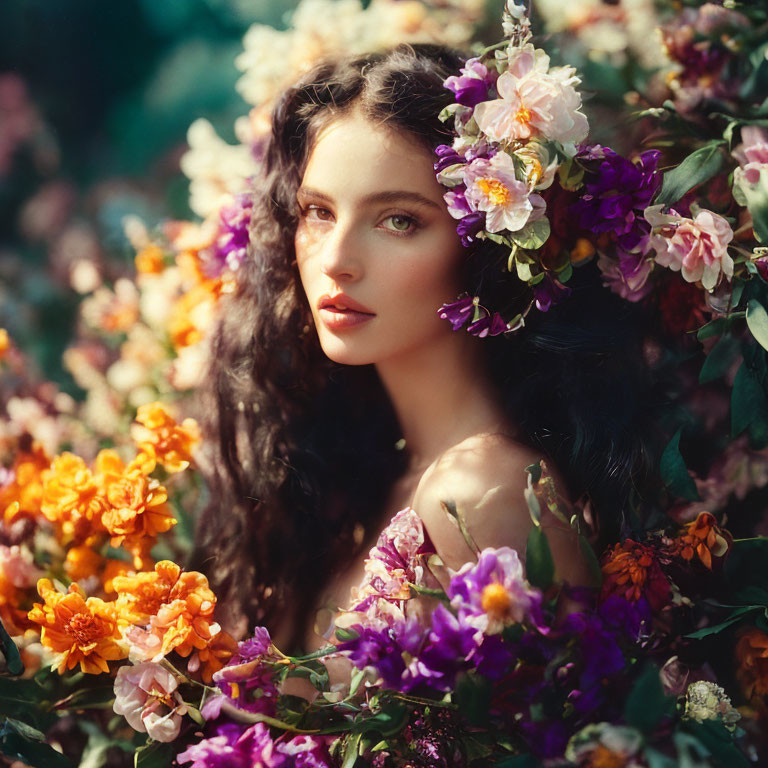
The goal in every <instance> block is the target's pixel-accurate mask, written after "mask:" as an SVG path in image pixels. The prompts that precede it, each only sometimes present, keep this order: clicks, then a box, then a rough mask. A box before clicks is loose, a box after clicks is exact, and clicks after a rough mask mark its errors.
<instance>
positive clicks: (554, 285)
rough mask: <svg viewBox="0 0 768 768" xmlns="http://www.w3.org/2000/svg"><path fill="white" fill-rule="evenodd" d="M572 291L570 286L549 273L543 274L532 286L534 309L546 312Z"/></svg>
mask: <svg viewBox="0 0 768 768" xmlns="http://www.w3.org/2000/svg"><path fill="white" fill-rule="evenodd" d="M572 293H573V290H572V289H571V288H569V287H568V286H567V285H563V284H562V283H561V282H560V281H559V280H555V279H554V278H553V277H551V276H550V275H545V276H544V279H543V280H541V281H540V282H538V283H536V285H534V286H533V295H534V297H535V299H536V309H538V310H539V311H540V312H548V311H549V309H550V307H552V306H554V305H555V304H559V303H560V302H561V301H562V300H563V299H566V298H568V296H570V295H571V294H572Z"/></svg>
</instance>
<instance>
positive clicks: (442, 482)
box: [413, 434, 587, 583]
mask: <svg viewBox="0 0 768 768" xmlns="http://www.w3.org/2000/svg"><path fill="white" fill-rule="evenodd" d="M541 459H542V456H541V454H540V453H538V452H536V451H534V450H533V449H532V448H530V447H528V446H526V445H524V444H522V443H519V442H517V441H515V440H513V439H511V438H510V437H507V436H505V435H501V434H481V435H473V436H472V437H470V438H468V439H467V440H464V441H463V442H461V443H459V444H458V445H455V446H454V447H453V448H451V449H450V450H448V451H446V452H445V453H444V454H443V455H442V456H441V457H440V458H439V459H438V460H437V461H435V462H434V463H433V464H432V466H430V467H429V468H428V469H427V471H426V472H425V473H424V475H423V476H422V478H421V481H420V482H419V485H418V488H417V490H416V494H415V496H414V500H413V507H414V509H415V510H416V512H417V513H418V515H419V516H420V517H421V519H422V521H423V522H424V526H425V528H426V529H427V532H428V533H429V536H430V538H431V539H432V542H433V544H434V545H435V549H436V551H437V553H438V554H439V555H440V557H441V559H442V560H443V562H445V563H446V565H448V566H449V567H450V568H453V569H457V568H459V567H460V566H461V565H462V564H464V563H465V562H468V561H469V560H471V559H473V554H472V551H471V550H470V549H469V547H468V546H467V544H466V542H465V541H464V537H463V535H462V534H461V532H460V531H459V529H458V526H457V525H456V523H455V522H454V521H453V519H452V518H451V517H450V516H449V515H448V514H447V513H446V512H445V510H444V509H443V506H442V502H444V501H451V502H453V503H454V504H455V505H456V507H457V509H459V510H460V511H461V512H462V513H463V515H464V517H465V519H466V521H467V528H468V529H469V533H470V535H471V537H472V539H473V540H474V541H475V543H476V544H477V546H478V547H479V548H480V549H484V548H485V547H502V546H507V547H511V548H512V549H515V550H516V551H517V552H518V553H519V554H520V556H521V558H523V557H524V555H525V545H526V541H527V538H528V533H529V531H530V529H531V526H532V524H533V523H532V521H531V517H530V514H529V512H528V505H527V503H526V501H525V495H524V491H525V489H526V487H527V484H528V473H527V472H526V467H528V466H530V465H531V464H535V463H538V462H539V461H540V460H541ZM554 480H555V483H556V485H561V483H559V482H558V477H557V473H554ZM542 522H543V524H544V527H545V528H546V529H547V534H548V538H549V540H550V546H551V547H552V550H553V556H554V558H555V566H556V569H557V572H558V576H560V577H561V578H565V579H567V580H568V581H569V582H571V583H586V582H585V580H586V578H587V571H586V566H585V565H584V564H583V563H581V561H580V558H579V556H578V542H577V540H576V537H575V535H574V534H573V533H572V532H571V531H570V530H569V529H567V528H566V527H564V526H563V525H562V523H560V522H559V521H558V520H557V519H556V518H555V517H554V516H553V515H552V516H550V517H548V518H546V519H544V520H543V521H542Z"/></svg>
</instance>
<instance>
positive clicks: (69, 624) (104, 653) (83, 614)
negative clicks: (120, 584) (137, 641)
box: [29, 579, 127, 675]
mask: <svg viewBox="0 0 768 768" xmlns="http://www.w3.org/2000/svg"><path fill="white" fill-rule="evenodd" d="M37 590H38V592H39V594H40V597H42V598H43V601H44V602H43V603H35V605H34V607H33V608H32V610H31V611H30V612H29V618H30V620H31V621H33V622H35V623H36V624H39V625H40V627H41V631H40V642H41V643H42V644H43V645H44V646H45V647H46V648H49V649H50V650H52V651H53V652H54V653H55V654H56V656H55V659H54V662H53V664H52V665H51V668H54V667H55V668H56V669H57V670H58V672H59V674H63V673H64V671H65V670H66V669H72V668H73V667H75V665H77V664H78V663H79V664H80V669H81V670H82V671H83V672H86V673H88V674H94V675H97V674H99V673H101V672H109V664H108V663H107V662H109V661H116V660H118V659H124V658H126V656H127V652H126V648H125V647H124V646H123V645H122V644H121V642H120V630H119V629H118V625H117V617H116V613H115V607H114V605H113V604H112V603H105V602H104V601H103V600H100V599H99V598H98V597H89V598H88V599H87V600H86V599H85V596H84V594H83V592H82V590H81V589H80V587H78V586H77V584H70V586H69V591H68V592H66V593H62V592H59V591H58V590H56V589H55V588H54V587H53V584H51V582H50V581H49V580H48V579H40V581H39V582H38V584H37Z"/></svg>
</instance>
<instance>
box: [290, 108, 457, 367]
mask: <svg viewBox="0 0 768 768" xmlns="http://www.w3.org/2000/svg"><path fill="white" fill-rule="evenodd" d="M433 162H434V158H433V156H432V153H431V152H430V151H429V150H428V149H427V148H426V147H424V146H422V145H421V144H419V143H417V141H416V140H415V139H413V138H411V137H410V136H409V135H408V134H406V133H403V132H402V131H395V130H393V129H391V128H387V127H384V126H382V125H380V124H376V123H373V122H371V121H369V120H368V119H367V118H365V117H364V116H363V115H362V114H360V113H358V112H357V111H352V112H351V113H350V114H348V115H345V116H343V117H340V118H338V119H337V120H335V121H333V122H332V123H330V124H329V125H328V126H327V127H326V128H325V129H324V130H322V131H321V132H320V134H319V136H318V138H317V141H316V142H315V146H314V147H313V149H312V152H311V154H310V157H309V162H308V164H307V168H306V171H305V173H304V177H303V180H302V188H304V189H306V188H309V189H312V190H316V191H318V192H321V193H323V195H325V196H327V198H328V199H327V200H321V199H318V198H314V197H312V196H304V195H303V194H302V193H300V194H299V203H300V207H301V209H302V214H301V217H300V220H299V226H298V228H297V231H296V235H295V246H296V258H297V264H298V268H299V274H300V276H301V281H302V284H303V286H304V290H305V292H306V295H307V298H308V300H309V305H310V307H311V309H312V313H313V316H314V319H315V325H316V327H317V332H318V337H319V340H320V344H321V345H322V348H323V351H324V352H325V353H326V354H327V355H328V357H330V358H331V359H332V360H334V361H336V362H338V363H342V364H347V365H364V364H368V363H379V362H381V361H384V360H387V359H390V358H392V357H393V356H398V355H400V354H401V353H408V354H411V353H414V352H416V351H417V350H418V349H419V348H420V347H427V346H429V345H430V344H432V343H433V342H434V341H435V340H437V339H439V338H441V337H443V338H444V337H445V336H446V334H448V335H449V334H451V333H453V331H451V328H450V325H449V324H448V323H446V322H445V321H444V320H440V319H439V318H438V316H437V310H438V309H439V307H440V306H441V304H443V303H444V302H447V301H451V300H454V299H455V297H456V296H457V294H459V293H460V292H461V290H462V287H461V286H460V285H459V283H458V272H459V269H458V267H459V264H460V260H461V259H462V258H464V255H465V254H464V248H463V246H462V245H461V243H460V241H459V238H458V235H457V234H456V222H455V221H454V219H452V218H451V216H450V214H449V213H448V211H447V209H446V206H445V203H444V201H443V198H442V195H443V191H444V190H443V188H442V187H441V186H440V184H438V182H437V181H436V179H435V173H434V169H433V165H432V164H433ZM394 190H403V191H407V192H416V193H419V194H421V195H422V196H423V197H425V198H427V199H428V200H429V201H431V202H432V203H433V205H432V206H430V205H429V204H422V203H416V202H413V201H406V200H403V201H400V200H398V201H389V202H384V201H377V202H365V201H364V199H363V198H365V197H367V196H369V195H371V194H376V193H380V192H384V191H394ZM414 219H415V220H416V222H417V223H415V224H414V221H413V220H414ZM339 291H343V292H344V293H345V294H346V295H348V296H350V297H351V298H352V299H354V300H356V301H358V302H360V303H361V304H363V305H364V306H365V307H367V308H368V309H370V310H371V312H373V313H375V317H374V318H372V319H371V320H369V321H367V322H365V323H363V324H362V325H359V326H355V327H354V328H343V329H339V330H331V329H329V328H328V327H326V325H325V324H324V323H323V321H322V316H321V315H320V313H319V311H318V308H317V302H318V299H319V298H320V297H321V296H322V295H323V294H331V295H333V294H335V293H338V292H339Z"/></svg>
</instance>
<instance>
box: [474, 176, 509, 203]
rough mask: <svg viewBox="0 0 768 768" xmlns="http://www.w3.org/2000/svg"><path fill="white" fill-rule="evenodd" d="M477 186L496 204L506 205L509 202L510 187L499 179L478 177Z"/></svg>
mask: <svg viewBox="0 0 768 768" xmlns="http://www.w3.org/2000/svg"><path fill="white" fill-rule="evenodd" d="M477 186H478V187H480V189H481V190H482V191H483V194H484V195H485V196H486V197H487V198H488V199H489V200H490V201H491V202H492V203H493V204H494V205H506V204H507V203H508V202H509V189H508V188H507V187H505V186H504V185H503V184H502V183H501V182H500V181H499V180H498V179H478V180H477Z"/></svg>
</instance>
